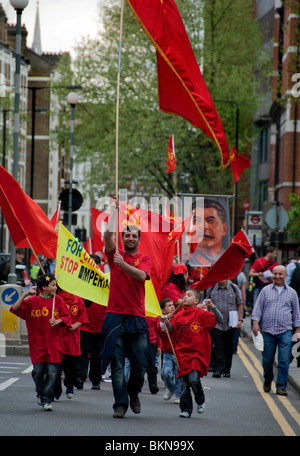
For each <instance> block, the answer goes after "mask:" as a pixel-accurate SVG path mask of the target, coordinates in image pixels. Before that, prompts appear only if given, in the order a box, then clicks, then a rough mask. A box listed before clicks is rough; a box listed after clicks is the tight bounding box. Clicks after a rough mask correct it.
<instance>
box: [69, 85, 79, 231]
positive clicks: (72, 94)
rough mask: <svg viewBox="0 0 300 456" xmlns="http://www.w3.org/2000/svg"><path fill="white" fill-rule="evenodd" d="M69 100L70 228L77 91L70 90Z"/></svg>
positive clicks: (70, 221) (70, 219) (70, 223)
mask: <svg viewBox="0 0 300 456" xmlns="http://www.w3.org/2000/svg"><path fill="white" fill-rule="evenodd" d="M67 102H68V103H69V105H70V106H71V138H70V173H69V174H70V177H69V205H68V230H69V231H70V232H71V228H72V206H73V195H72V191H73V189H72V185H73V151H74V125H75V107H76V105H77V103H78V95H77V93H76V92H70V93H69V94H68V96H67Z"/></svg>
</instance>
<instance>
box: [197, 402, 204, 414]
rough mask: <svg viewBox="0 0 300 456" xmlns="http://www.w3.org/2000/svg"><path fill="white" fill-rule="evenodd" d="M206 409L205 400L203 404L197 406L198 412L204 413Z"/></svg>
mask: <svg viewBox="0 0 300 456" xmlns="http://www.w3.org/2000/svg"><path fill="white" fill-rule="evenodd" d="M204 410H205V402H203V404H201V405H198V407H197V412H198V413H204Z"/></svg>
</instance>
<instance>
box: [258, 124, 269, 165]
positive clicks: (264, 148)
mask: <svg viewBox="0 0 300 456" xmlns="http://www.w3.org/2000/svg"><path fill="white" fill-rule="evenodd" d="M269 151H270V127H269V126H267V127H263V128H262V129H261V131H260V134H259V156H258V157H259V162H260V163H265V162H267V161H268V160H269Z"/></svg>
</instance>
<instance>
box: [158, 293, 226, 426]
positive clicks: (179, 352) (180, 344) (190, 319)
mask: <svg viewBox="0 0 300 456" xmlns="http://www.w3.org/2000/svg"><path fill="white" fill-rule="evenodd" d="M200 298H201V295H200V293H199V292H198V291H197V290H195V289H191V290H188V291H187V292H186V294H185V296H184V298H183V310H182V311H181V312H179V313H178V314H176V315H175V316H174V317H173V318H172V323H170V322H169V321H168V319H167V318H166V316H165V315H162V316H161V317H160V318H161V319H162V320H165V321H166V322H167V327H168V329H169V332H170V333H172V334H174V348H175V352H176V356H177V360H178V364H179V369H178V377H179V378H180V381H181V397H180V409H181V413H180V415H179V416H180V417H182V418H189V417H190V416H191V414H192V411H193V400H192V395H191V391H190V390H191V389H192V391H193V393H194V396H195V401H196V403H197V405H198V407H197V412H198V413H203V412H204V410H205V396H204V392H203V389H202V385H201V381H200V377H203V376H205V375H207V372H208V367H209V360H210V354H211V338H210V331H211V329H213V328H214V327H215V325H216V322H217V319H216V316H217V318H218V320H219V319H221V318H222V316H221V315H220V314H219V312H218V310H217V309H216V308H215V306H214V305H213V303H212V301H211V300H210V299H207V300H206V302H205V305H206V308H207V309H211V310H212V312H213V313H212V312H208V311H207V310H204V308H199V307H197V305H199V303H200Z"/></svg>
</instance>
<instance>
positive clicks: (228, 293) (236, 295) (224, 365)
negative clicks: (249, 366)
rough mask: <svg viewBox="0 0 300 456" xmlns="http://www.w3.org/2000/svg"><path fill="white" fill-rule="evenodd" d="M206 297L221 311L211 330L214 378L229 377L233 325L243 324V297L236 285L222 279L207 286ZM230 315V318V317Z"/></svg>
mask: <svg viewBox="0 0 300 456" xmlns="http://www.w3.org/2000/svg"><path fill="white" fill-rule="evenodd" d="M206 297H207V298H210V299H211V300H212V301H213V303H214V305H215V306H216V307H217V309H218V310H219V311H220V312H221V314H222V316H223V320H222V321H221V322H218V323H217V325H216V327H215V328H214V329H213V330H212V331H211V338H212V360H211V368H212V371H213V374H212V376H213V377H214V378H220V377H221V376H222V375H223V377H230V371H231V365H232V356H233V339H234V331H235V329H234V328H235V327H237V328H241V326H242V324H243V299H242V295H241V291H240V289H239V287H238V286H237V285H235V284H234V283H232V282H231V281H230V280H222V281H220V282H218V283H217V284H216V285H214V286H213V287H211V288H208V290H207V292H206ZM231 317H232V318H231Z"/></svg>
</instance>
